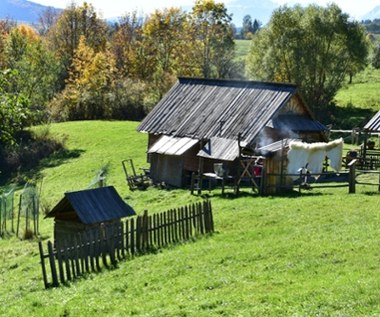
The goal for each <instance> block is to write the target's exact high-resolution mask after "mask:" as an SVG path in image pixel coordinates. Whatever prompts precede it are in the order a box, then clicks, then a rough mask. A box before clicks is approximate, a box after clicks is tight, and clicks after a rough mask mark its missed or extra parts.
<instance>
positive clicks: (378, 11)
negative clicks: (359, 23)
mask: <svg viewBox="0 0 380 317" xmlns="http://www.w3.org/2000/svg"><path fill="white" fill-rule="evenodd" d="M375 19H380V5H378V6H376V7H374V8H373V9H372V10H371V11H370V12H368V13H367V14H365V15H363V17H362V20H371V21H372V20H375Z"/></svg>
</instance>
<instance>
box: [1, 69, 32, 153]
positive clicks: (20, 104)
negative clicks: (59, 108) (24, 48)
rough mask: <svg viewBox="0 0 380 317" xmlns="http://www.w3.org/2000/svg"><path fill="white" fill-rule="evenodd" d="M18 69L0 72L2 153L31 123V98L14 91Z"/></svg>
mask: <svg viewBox="0 0 380 317" xmlns="http://www.w3.org/2000/svg"><path fill="white" fill-rule="evenodd" d="M17 76H18V73H17V71H14V70H13V71H11V70H6V71H2V72H0V153H2V152H3V150H4V149H6V148H9V147H12V146H14V145H15V144H16V143H17V139H18V135H19V134H20V133H21V132H22V131H23V130H24V129H25V127H27V126H29V125H30V117H31V116H32V112H31V111H30V109H29V100H28V98H26V97H25V96H24V95H23V94H22V93H19V94H15V93H13V92H12V82H13V81H14V80H15V77H17Z"/></svg>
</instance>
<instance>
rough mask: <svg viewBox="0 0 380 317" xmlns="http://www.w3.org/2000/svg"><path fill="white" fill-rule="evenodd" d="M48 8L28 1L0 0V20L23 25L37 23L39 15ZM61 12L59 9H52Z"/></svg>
mask: <svg viewBox="0 0 380 317" xmlns="http://www.w3.org/2000/svg"><path fill="white" fill-rule="evenodd" d="M48 8H49V7H47V6H44V5H41V4H38V3H35V2H32V1H28V0H1V1H0V19H11V20H15V21H18V22H24V23H37V22H38V18H39V17H40V15H41V14H42V13H43V12H45V11H46V10H47V9H48ZM54 10H57V11H61V10H60V9H54Z"/></svg>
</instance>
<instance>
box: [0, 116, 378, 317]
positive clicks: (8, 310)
mask: <svg viewBox="0 0 380 317" xmlns="http://www.w3.org/2000/svg"><path fill="white" fill-rule="evenodd" d="M137 125H138V123H137V122H118V121H115V122H109V121H92V122H67V123H59V124H52V125H51V126H50V127H49V130H50V133H51V134H52V135H53V136H55V137H56V138H59V139H61V140H65V144H66V150H65V151H63V152H61V153H57V154H56V155H54V156H53V157H51V158H50V159H48V160H45V161H44V162H43V163H42V165H41V168H40V169H39V170H37V171H35V173H36V174H38V175H40V176H41V177H43V183H42V201H43V204H44V206H46V209H49V208H51V207H53V206H54V205H55V204H56V203H57V202H58V201H59V200H60V199H61V198H62V197H63V193H64V192H65V191H69V190H79V189H84V188H86V187H87V186H88V185H89V184H90V183H91V181H92V179H93V177H94V176H95V175H96V173H97V172H98V170H99V169H100V167H102V166H103V165H105V164H109V174H108V178H107V184H109V185H114V186H115V187H116V189H117V191H118V192H119V193H120V195H121V196H122V197H123V198H124V199H125V200H126V201H127V202H128V203H129V204H130V205H132V206H133V207H134V208H135V210H136V212H137V213H142V211H143V210H144V209H148V210H149V211H151V212H157V211H163V210H167V209H169V208H172V207H177V206H182V205H185V204H188V203H190V202H194V201H198V200H200V199H202V198H203V197H197V196H192V195H190V192H189V191H187V190H160V189H157V188H149V189H147V190H146V191H134V192H131V191H129V189H128V186H127V184H126V182H125V176H124V172H123V169H122V165H121V161H122V160H123V159H126V158H133V160H134V162H135V165H136V167H137V168H139V167H143V166H146V163H145V161H146V154H145V151H146V142H147V135H145V134H139V133H137V132H136V131H135V129H136V127H137ZM40 129H46V127H43V128H40ZM227 191H228V189H227ZM204 197H207V198H209V199H211V201H212V206H213V211H214V220H215V230H216V232H215V233H214V234H213V235H210V236H206V237H199V238H197V239H195V240H193V241H190V242H186V243H182V244H177V245H174V246H172V247H169V248H165V249H161V250H158V252H156V253H155V254H147V255H142V256H138V257H136V258H134V259H132V260H130V261H125V262H120V263H119V265H118V267H117V268H115V269H112V270H104V271H103V272H101V273H99V274H89V275H87V276H85V277H84V278H82V279H80V280H77V281H75V282H72V283H69V284H68V285H66V286H62V287H59V288H56V289H49V290H45V289H44V285H43V281H42V273H41V267H40V264H39V252H38V246H37V240H29V241H21V240H19V239H17V238H15V237H12V236H10V237H7V238H5V239H3V240H0V273H1V274H0V285H1V287H0V316H247V317H248V316H378V315H380V231H379V224H380V214H379V208H378V204H379V198H380V194H379V192H378V191H377V187H370V186H360V187H358V188H357V194H348V189H347V188H340V189H313V190H311V191H306V192H304V193H303V194H302V195H301V196H299V195H290V196H282V197H271V196H270V197H258V196H257V195H255V194H253V193H252V192H251V191H250V190H248V189H243V192H242V195H240V196H239V197H234V196H233V195H232V194H229V195H226V196H221V190H220V189H215V190H213V191H211V192H208V191H205V192H204ZM40 231H41V238H42V239H43V240H44V241H45V242H46V241H47V240H48V239H51V237H52V234H53V221H52V219H43V220H42V221H41V230H40Z"/></svg>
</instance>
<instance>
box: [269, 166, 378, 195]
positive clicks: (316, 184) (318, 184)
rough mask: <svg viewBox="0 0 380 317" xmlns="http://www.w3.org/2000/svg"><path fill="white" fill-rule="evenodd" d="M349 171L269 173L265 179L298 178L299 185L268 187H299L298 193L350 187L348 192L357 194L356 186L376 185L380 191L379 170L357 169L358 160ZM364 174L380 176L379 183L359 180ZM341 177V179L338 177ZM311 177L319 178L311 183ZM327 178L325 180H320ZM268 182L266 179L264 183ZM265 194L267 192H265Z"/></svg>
mask: <svg viewBox="0 0 380 317" xmlns="http://www.w3.org/2000/svg"><path fill="white" fill-rule="evenodd" d="M347 167H348V171H344V172H339V173H338V172H337V173H331V172H327V173H326V172H322V173H304V172H303V169H300V173H299V174H285V173H283V174H279V173H267V174H266V175H265V177H264V178H266V177H278V178H281V179H284V180H285V179H286V178H287V177H296V178H297V181H298V183H294V182H292V183H286V182H284V184H283V185H279V182H276V183H275V184H273V185H266V190H267V188H270V187H275V189H276V190H279V189H282V188H287V189H289V188H292V189H293V188H294V186H298V191H299V192H301V191H302V190H303V189H312V188H338V187H348V192H349V193H350V194H351V193H355V192H356V186H357V185H374V186H378V190H379V191H380V171H379V170H368V169H364V170H363V169H361V170H359V169H357V160H352V161H351V162H350V163H349V164H347ZM364 174H372V175H379V177H378V181H372V182H368V181H367V182H365V181H361V180H359V179H358V176H360V175H364ZM334 175H335V176H336V177H337V178H340V180H337V179H335V180H334V179H333V178H334ZM338 175H339V177H338ZM310 177H314V178H316V177H318V180H315V181H310V180H309V178H310ZM321 177H322V178H325V179H324V180H320V178H321ZM265 181H266V180H265V179H264V182H265ZM263 194H265V192H263Z"/></svg>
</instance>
